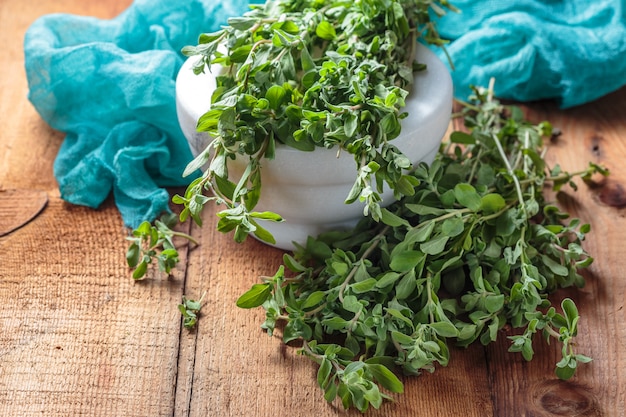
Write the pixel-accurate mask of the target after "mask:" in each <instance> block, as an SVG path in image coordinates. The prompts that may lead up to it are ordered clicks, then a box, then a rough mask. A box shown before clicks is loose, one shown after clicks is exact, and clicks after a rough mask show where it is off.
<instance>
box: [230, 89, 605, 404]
mask: <svg viewBox="0 0 626 417" xmlns="http://www.w3.org/2000/svg"><path fill="white" fill-rule="evenodd" d="M474 92H475V94H474V96H473V97H472V98H471V100H470V102H469V103H465V105H464V108H463V110H462V114H463V116H464V120H465V126H466V128H467V130H464V131H463V132H461V131H459V132H454V133H452V134H451V136H450V140H449V141H447V142H444V145H445V148H442V152H440V153H439V155H438V157H437V159H436V160H435V162H434V163H432V164H431V165H430V166H426V165H423V164H422V165H420V166H418V167H417V168H416V169H415V170H414V171H413V173H412V174H411V175H412V176H413V179H414V182H415V183H416V184H417V185H416V187H415V188H414V189H413V192H411V193H410V194H411V195H408V196H406V197H404V198H403V199H402V200H401V201H399V202H398V203H396V204H394V205H393V206H391V207H389V209H383V210H382V212H381V221H380V222H377V221H375V220H373V219H372V218H364V219H363V220H362V221H361V222H360V224H359V225H358V226H357V227H356V228H355V229H354V230H350V231H347V232H331V233H327V234H325V235H322V236H319V237H318V238H310V239H309V240H308V242H307V243H306V245H305V246H301V247H299V250H298V251H296V252H295V254H294V256H291V255H289V254H285V255H284V265H283V266H281V267H280V269H279V270H278V271H277V272H276V274H275V275H274V276H273V277H266V278H263V282H262V283H259V284H255V285H254V286H253V287H252V288H251V289H250V290H249V291H248V292H246V293H245V294H243V295H242V296H241V297H240V298H239V300H238V302H237V304H238V306H239V307H242V308H253V307H258V306H262V307H263V308H264V309H265V311H266V320H265V322H264V323H263V324H262V327H263V328H264V329H266V330H267V332H268V334H270V335H272V334H274V332H276V331H277V330H278V329H279V330H280V332H282V340H283V342H284V343H291V344H293V343H299V344H301V346H302V347H301V353H302V354H303V355H304V356H306V357H308V358H310V359H312V360H313V361H315V362H317V363H318V364H319V370H318V374H317V382H318V384H319V386H320V387H321V388H322V390H323V391H324V397H325V398H326V400H328V401H333V400H334V399H335V398H337V397H339V398H340V399H341V402H342V403H343V405H344V406H345V407H346V408H348V407H356V408H357V409H359V410H361V411H365V410H367V409H368V407H369V406H370V405H371V406H373V407H376V408H377V407H379V406H380V405H381V403H382V401H383V399H386V398H389V395H388V394H386V393H385V391H388V392H389V391H390V392H392V393H399V392H402V391H403V384H402V383H401V381H400V380H399V379H398V378H397V377H396V375H395V374H394V373H393V372H392V370H393V369H395V368H399V369H401V370H402V371H403V372H404V373H405V374H409V375H411V374H419V373H420V372H422V371H430V372H432V371H433V370H434V369H435V367H436V365H437V364H439V365H442V366H445V365H446V364H447V363H448V360H449V358H450V352H451V351H450V349H449V345H450V344H452V343H453V344H455V345H458V346H468V345H470V344H472V343H474V342H480V343H482V344H484V345H486V344H488V343H490V342H493V341H495V340H496V338H497V337H498V334H499V330H501V329H502V328H503V327H504V326H505V325H507V324H508V325H509V326H511V327H513V328H515V329H518V331H517V332H516V333H515V334H516V335H514V336H510V337H509V338H510V339H511V342H512V344H511V347H510V351H512V352H521V354H522V355H523V357H524V358H525V359H526V360H531V359H532V357H533V348H532V340H533V337H534V336H535V335H536V334H538V333H539V334H542V335H543V336H544V337H545V338H546V339H547V340H548V342H549V340H550V339H554V340H555V341H557V342H558V343H560V345H561V347H562V359H561V360H560V361H559V362H558V363H557V364H556V375H557V376H558V377H559V378H563V379H567V378H570V377H571V376H572V375H573V374H574V372H575V369H576V367H577V365H578V364H579V363H586V362H588V361H590V359H589V358H588V357H586V356H584V355H582V354H580V353H578V352H577V351H576V350H575V344H574V343H573V338H574V337H575V336H576V332H577V323H578V320H579V315H578V310H577V308H576V306H575V304H574V302H573V301H572V300H570V299H565V300H564V301H563V302H562V304H561V312H557V310H556V309H555V307H553V306H552V305H551V302H550V300H549V298H548V295H549V294H550V293H551V292H553V291H554V290H556V289H558V288H563V287H569V286H578V287H580V286H582V285H583V284H584V279H583V277H582V276H581V275H580V273H579V269H580V268H585V267H587V266H588V265H589V264H591V262H592V258H591V257H590V256H589V254H588V253H586V251H585V250H584V249H583V248H582V246H581V242H582V240H583V239H584V238H585V234H586V233H587V232H589V229H590V228H589V225H587V224H581V223H580V221H579V220H578V219H570V218H569V215H568V214H567V213H564V212H563V211H561V210H560V209H559V208H557V207H556V206H555V205H552V204H549V203H548V202H547V201H546V200H545V198H544V194H543V191H544V187H547V186H551V187H552V189H553V190H559V189H560V188H561V187H562V186H563V185H566V184H570V185H571V186H573V187H574V188H575V183H574V182H573V181H572V179H573V178H574V177H575V176H580V177H582V179H583V180H589V179H590V177H591V176H592V175H593V174H594V173H597V172H599V173H601V174H606V171H605V170H604V169H603V168H601V167H599V166H597V165H594V164H590V165H589V167H588V168H587V169H585V170H584V171H582V172H578V173H575V174H568V173H565V172H562V171H561V170H560V169H559V167H558V166H556V167H553V168H551V169H549V168H548V167H547V165H546V162H545V160H544V159H543V152H544V151H545V147H544V139H545V138H547V137H550V136H551V135H552V127H551V125H550V124H549V123H547V122H543V123H539V124H537V125H534V124H531V123H530V122H528V121H526V120H524V119H523V113H522V112H521V110H520V109H519V108H516V107H513V106H505V105H503V104H501V103H500V102H499V101H498V100H496V99H494V98H493V91H492V88H490V89H483V88H475V89H474ZM286 271H289V274H287V273H286ZM338 341H339V342H338Z"/></svg>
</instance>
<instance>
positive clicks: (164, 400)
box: [0, 0, 626, 417]
mask: <svg viewBox="0 0 626 417" xmlns="http://www.w3.org/2000/svg"><path fill="white" fill-rule="evenodd" d="M129 4H130V0H107V1H84V0H40V1H37V2H34V1H28V2H26V1H17V0H0V28H2V39H3V52H2V54H0V125H1V126H2V130H0V225H2V226H3V227H4V229H5V230H6V231H7V234H5V235H4V236H2V237H0V415H1V416H20V417H29V416H103V417H121V416H127V417H131V416H141V417H156V416H175V417H187V416H192V417H200V416H243V415H249V416H286V415H290V416H293V417H298V416H311V415H315V416H319V417H322V416H331V415H335V414H342V415H343V414H351V415H358V413H345V412H344V411H343V410H342V409H341V407H335V406H332V405H328V404H326V403H325V402H324V401H323V400H322V396H321V392H320V391H319V390H318V388H317V387H316V385H315V378H314V376H315V371H316V370H315V367H314V366H313V365H312V364H311V363H309V361H307V360H304V359H303V358H301V357H299V356H298V355H296V353H295V351H294V349H292V348H285V347H282V346H281V344H280V343H279V340H278V339H276V338H270V337H267V336H266V335H265V334H263V333H262V331H261V330H260V328H259V324H260V323H261V321H262V319H263V313H262V311H241V310H238V309H237V308H236V307H235V304H234V302H235V300H236V298H237V297H238V296H239V295H240V294H241V293H242V292H243V291H245V290H246V289H247V288H249V286H250V285H251V284H252V283H254V282H256V280H257V278H258V276H259V275H264V274H272V273H273V271H274V269H275V268H276V266H277V265H278V264H279V262H280V258H281V252H280V251H278V250H276V249H272V248H269V247H266V246H263V245H261V244H259V243H258V242H255V241H249V242H248V243H246V244H244V245H236V244H234V243H232V242H231V239H230V238H229V237H228V236H222V235H218V234H216V233H215V232H213V230H212V228H210V227H207V228H205V229H204V230H199V229H195V228H194V229H193V230H192V233H193V234H194V235H196V236H197V238H198V239H199V240H200V242H201V245H200V247H199V248H197V249H195V250H193V251H191V252H190V253H183V262H181V264H180V267H179V268H178V269H177V270H176V271H175V273H174V274H173V276H172V277H171V278H170V279H166V278H163V277H160V276H155V277H154V278H153V279H150V280H147V281H145V282H140V283H135V282H133V281H132V280H131V279H130V278H129V274H128V270H127V268H126V266H125V260H124V247H125V239H124V238H125V235H126V233H127V231H126V230H125V229H124V228H123V225H122V221H121V219H120V216H119V214H118V212H117V210H116V209H115V206H114V204H113V203H112V202H111V201H109V202H107V203H106V204H105V205H104V207H102V208H101V209H99V210H91V209H86V208H81V207H75V206H71V205H68V204H67V203H64V202H63V201H62V200H61V199H60V198H59V192H58V190H57V184H56V182H55V180H54V178H53V175H52V163H53V160H54V157H55V155H56V153H57V151H58V149H59V146H60V144H61V142H62V140H63V135H62V134H61V133H59V132H55V131H53V130H51V129H50V128H49V127H47V125H46V124H45V123H44V122H42V121H41V119H40V118H39V116H38V115H37V114H36V112H35V111H34V109H33V108H32V106H31V105H30V104H29V103H28V101H27V99H26V93H27V85H26V80H25V75H24V70H23V54H22V41H23V35H24V32H25V30H26V28H27V27H28V26H29V25H30V23H32V21H33V20H34V19H35V18H37V17H38V16H41V15H43V14H47V13H51V12H69V13H75V14H84V15H94V16H98V17H101V18H110V17H113V16H115V15H117V14H118V13H120V12H121V11H122V10H124V9H125V8H126V7H127V6H128V5H129ZM528 114H529V115H530V117H531V118H532V119H535V120H539V119H549V120H551V121H553V123H554V124H555V125H556V126H558V127H560V128H561V129H562V131H563V136H562V137H561V139H560V140H559V142H558V143H557V144H556V145H555V146H554V147H553V148H552V150H551V151H550V152H549V154H548V158H549V160H550V161H551V162H556V161H558V162H559V163H560V164H561V165H562V166H563V167H564V168H565V169H569V170H576V169H578V168H580V167H584V166H586V164H587V162H588V161H594V162H599V163H603V164H605V165H606V166H607V167H609V168H610V169H611V170H612V175H611V177H610V178H609V179H607V180H606V181H604V182H602V183H600V184H598V185H597V187H594V188H593V189H591V188H588V187H586V186H582V187H581V188H580V190H579V192H577V193H575V194H572V193H570V194H567V195H562V196H558V201H559V203H560V204H561V205H562V206H563V207H565V208H567V209H569V210H572V211H573V212H574V214H575V215H577V216H578V217H581V218H582V219H583V220H584V221H586V222H590V223H591V224H592V226H593V232H592V234H591V235H590V237H589V239H588V240H587V241H586V248H587V249H588V250H589V251H590V252H591V253H592V254H594V256H595V258H596V262H595V263H594V265H593V266H592V267H591V269H590V270H589V271H588V273H586V277H587V279H588V285H587V286H586V287H585V288H584V289H582V290H577V291H567V292H560V293H557V294H556V295H555V296H554V300H555V301H556V302H558V300H559V299H560V298H562V297H564V296H566V295H567V296H571V297H573V298H574V299H575V301H576V302H577V304H578V306H579V308H580V313H581V315H582V320H581V322H580V330H579V337H578V344H579V349H580V351H582V352H584V353H586V354H588V355H590V356H592V357H593V358H594V361H593V362H592V363H590V364H588V365H584V366H582V367H581V368H580V369H579V370H578V372H577V375H576V376H575V377H574V378H573V379H572V380H571V381H569V382H560V381H558V380H557V379H555V377H554V375H553V365H554V363H555V361H556V358H557V355H558V353H559V352H558V351H557V347H556V346H554V345H552V346H545V345H544V344H543V343H537V345H536V351H537V356H536V358H535V360H534V361H533V362H531V363H526V362H524V361H523V359H522V358H521V356H519V355H515V354H510V353H507V349H508V341H507V340H506V334H504V333H503V334H501V335H500V337H499V339H498V342H497V343H495V344H493V345H491V346H489V347H487V348H483V347H481V346H474V347H472V348H470V349H468V350H457V349H455V350H454V351H453V352H452V354H453V356H452V360H451V361H450V364H449V366H448V367H447V368H444V369H438V370H437V371H436V372H435V373H434V374H432V375H430V374H428V375H423V376H420V377H414V378H405V384H406V393H405V394H404V395H402V396H399V397H398V398H397V402H396V403H393V404H392V403H387V404H385V405H383V407H382V408H381V410H379V411H373V412H371V413H370V415H372V416H383V415H385V416H409V415H411V416H496V417H500V416H624V415H626V313H625V311H624V298H625V297H626V280H625V279H624V278H625V277H624V271H625V270H626V257H625V256H624V253H625V252H626V241H625V239H624V233H625V232H626V219H625V207H626V168H625V167H624V164H623V161H624V159H625V158H626V90H625V89H622V90H621V91H619V92H616V93H613V94H611V95H609V96H608V97H606V98H603V99H601V100H599V101H597V102H595V103H591V104H588V105H586V106H583V107H579V108H576V109H572V110H568V111H560V110H558V109H557V108H556V107H555V106H554V105H550V104H534V105H530V106H529V108H528ZM42 195H43V197H42ZM42 198H43V200H41V199H42ZM45 200H47V205H45ZM43 205H45V208H44V209H43V211H41V213H39V214H38V215H37V213H38V212H39V209H38V207H39V208H41V206H43ZM33 215H35V218H34V219H33V220H32V221H30V222H28V221H27V220H29V217H32V216H33ZM208 215H211V214H210V213H209V214H208ZM7 216H11V218H10V219H8V218H6V217H7ZM13 216H16V217H13ZM210 221H211V219H208V220H207V222H210ZM20 222H22V223H24V225H23V226H22V227H19V228H16V225H17V226H19V225H20V224H19V223H20ZM9 229H11V230H13V229H15V230H13V231H12V232H10V233H9V231H10V230H9ZM204 291H207V299H208V300H209V301H210V303H211V307H210V308H205V310H203V313H204V316H203V317H202V320H201V322H200V324H199V327H198V329H197V331H195V332H188V331H186V330H185V329H182V328H181V327H182V326H181V320H180V315H179V313H178V311H177V308H176V305H177V303H178V302H179V301H180V299H181V296H182V294H187V295H189V296H192V297H194V296H195V297H199V296H200V294H201V293H202V292H204Z"/></svg>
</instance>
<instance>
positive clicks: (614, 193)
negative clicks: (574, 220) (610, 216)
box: [598, 179, 626, 208]
mask: <svg viewBox="0 0 626 417" xmlns="http://www.w3.org/2000/svg"><path fill="white" fill-rule="evenodd" d="M598 198H599V199H600V201H602V202H603V203H604V204H606V205H607V206H611V207H616V208H624V207H626V190H624V186H623V185H622V184H620V183H618V182H615V181H611V180H610V179H609V180H607V182H606V184H604V185H603V186H602V188H601V189H600V191H599V192H598Z"/></svg>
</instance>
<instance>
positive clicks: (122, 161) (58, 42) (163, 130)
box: [24, 0, 248, 227]
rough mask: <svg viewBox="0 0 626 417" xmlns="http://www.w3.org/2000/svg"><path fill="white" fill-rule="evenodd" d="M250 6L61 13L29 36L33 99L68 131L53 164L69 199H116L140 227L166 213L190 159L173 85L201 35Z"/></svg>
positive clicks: (146, 4)
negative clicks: (110, 15)
mask: <svg viewBox="0 0 626 417" xmlns="http://www.w3.org/2000/svg"><path fill="white" fill-rule="evenodd" d="M247 9H248V2H247V1H245V0H242V1H221V2H220V1H211V0H204V1H199V0H190V1H181V2H178V1H177V2H170V1H162V0H158V1H153V0H136V1H135V2H134V3H133V4H132V5H131V6H130V7H129V8H128V9H127V10H126V11H124V12H123V13H122V14H120V15H119V16H117V17H116V18H114V19H110V20H104V19H96V18H93V17H84V16H74V15H69V14H54V15H47V16H44V17H42V18H40V19H38V20H37V21H35V22H34V23H33V24H32V25H31V27H30V28H29V29H28V31H27V33H26V36H25V39H24V52H25V65H26V74H27V78H28V84H29V99H30V101H31V102H32V104H33V105H34V106H35V108H36V109H37V111H38V112H39V114H40V115H41V116H42V118H43V119H44V120H45V121H46V122H47V123H48V124H49V125H50V126H52V127H53V128H55V129H57V130H60V131H62V132H65V133H66V138H65V140H64V142H63V144H62V146H61V148H60V150H59V153H58V156H57V158H56V160H55V164H54V175H55V177H56V178H57V181H58V183H59V188H60V191H61V197H62V198H63V199H65V200H66V201H69V202H71V203H74V204H79V205H85V206H89V207H94V208H96V207H98V206H100V204H101V203H102V202H103V201H104V200H105V199H106V198H107V196H108V195H109V194H110V193H111V192H113V194H114V196H115V201H116V204H117V206H118V208H119V210H120V212H121V215H122V218H123V220H124V223H125V224H126V225H127V226H130V227H136V226H137V225H139V224H140V223H141V222H142V221H144V220H149V221H151V220H154V219H155V218H156V217H157V216H158V215H159V214H160V213H162V212H164V211H167V210H168V203H169V196H168V193H167V191H166V190H165V189H164V188H163V187H171V186H182V185H185V184H187V183H188V182H189V180H190V179H189V178H182V172H183V170H184V168H185V166H186V164H187V163H188V162H189V161H190V160H191V158H192V156H191V152H190V150H189V147H188V145H187V143H186V141H185V138H184V136H183V134H182V132H181V130H180V127H179V126H178V121H177V117H176V104H175V100H174V97H175V79H176V75H177V73H178V70H179V68H180V66H181V65H182V63H183V60H184V57H183V56H182V55H181V54H180V50H181V48H182V47H183V46H185V45H190V44H195V43H196V42H197V39H198V35H199V34H200V33H202V32H210V31H215V30H218V29H219V27H220V25H221V24H223V23H225V21H226V19H227V17H229V16H236V15H240V14H241V13H243V12H244V11H245V10H247Z"/></svg>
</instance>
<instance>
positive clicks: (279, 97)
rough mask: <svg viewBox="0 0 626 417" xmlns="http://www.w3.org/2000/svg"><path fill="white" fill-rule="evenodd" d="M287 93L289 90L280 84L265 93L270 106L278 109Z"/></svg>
mask: <svg viewBox="0 0 626 417" xmlns="http://www.w3.org/2000/svg"><path fill="white" fill-rule="evenodd" d="M286 95H287V91H285V89H284V88H283V87H281V86H280V85H273V86H271V87H270V88H269V89H268V90H267V93H265V98H266V99H267V101H268V102H269V104H270V108H271V109H273V110H278V108H279V107H280V106H281V104H282V103H283V99H284V98H285V96H286Z"/></svg>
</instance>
